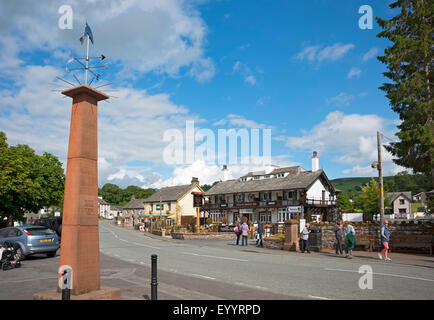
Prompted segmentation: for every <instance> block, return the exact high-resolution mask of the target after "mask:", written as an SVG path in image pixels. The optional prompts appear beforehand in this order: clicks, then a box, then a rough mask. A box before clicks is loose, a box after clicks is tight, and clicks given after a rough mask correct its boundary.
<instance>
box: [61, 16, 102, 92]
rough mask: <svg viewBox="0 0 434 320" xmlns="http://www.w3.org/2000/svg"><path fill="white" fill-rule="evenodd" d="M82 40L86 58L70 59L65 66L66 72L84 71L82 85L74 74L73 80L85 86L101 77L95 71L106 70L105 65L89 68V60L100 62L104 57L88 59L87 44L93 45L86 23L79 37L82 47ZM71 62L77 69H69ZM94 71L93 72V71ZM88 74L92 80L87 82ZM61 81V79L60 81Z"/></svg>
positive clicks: (90, 31)
mask: <svg viewBox="0 0 434 320" xmlns="http://www.w3.org/2000/svg"><path fill="white" fill-rule="evenodd" d="M84 40H86V57H72V58H71V59H69V60H68V62H67V64H66V71H67V72H71V71H76V70H84V83H81V82H80V80H79V79H78V78H77V76H76V75H75V74H73V77H74V79H75V80H76V81H77V82H78V84H79V85H81V84H85V85H89V86H90V85H91V84H92V82H93V81H94V80H96V81H98V80H99V79H100V77H101V75H100V74H98V73H96V70H95V69H107V64H104V65H102V66H101V65H99V66H98V65H94V66H90V65H89V63H90V61H91V60H94V59H100V60H101V61H102V60H104V59H105V58H106V57H105V56H104V55H103V54H101V55H100V56H99V57H89V42H92V44H93V34H92V30H91V29H90V27H89V25H88V24H87V22H86V27H85V28H84V34H83V35H82V36H81V37H80V43H81V44H82V45H83V42H84ZM73 62H77V63H78V64H79V66H77V67H72V68H71V67H70V66H69V65H70V64H71V63H73ZM92 69H93V70H95V71H93V70H92ZM88 73H90V74H91V75H92V78H91V79H90V81H89V82H88ZM61 80H63V79H61Z"/></svg>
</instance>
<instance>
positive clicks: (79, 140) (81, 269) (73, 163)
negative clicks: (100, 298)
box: [59, 85, 109, 295]
mask: <svg viewBox="0 0 434 320" xmlns="http://www.w3.org/2000/svg"><path fill="white" fill-rule="evenodd" d="M62 94H64V95H66V96H69V97H71V98H72V99H73V101H72V112H71V126H70V133H69V145H68V162H67V168H66V181H65V196H64V202H63V221H62V242H61V248H60V262H59V267H60V266H69V267H71V269H72V272H73V273H72V289H71V293H72V294H73V295H79V294H83V293H87V292H90V291H94V290H99V289H100V274H99V273H100V264H99V233H98V130H97V128H98V117H97V115H98V108H97V103H98V101H101V100H105V99H108V98H109V97H108V96H107V95H105V94H104V93H102V92H100V91H97V90H95V89H93V88H91V87H89V86H87V85H81V86H78V87H75V88H72V89H68V90H65V91H63V92H62Z"/></svg>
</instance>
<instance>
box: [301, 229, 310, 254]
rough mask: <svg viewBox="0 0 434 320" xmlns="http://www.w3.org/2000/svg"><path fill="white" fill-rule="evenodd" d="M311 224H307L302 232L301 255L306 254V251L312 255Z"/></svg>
mask: <svg viewBox="0 0 434 320" xmlns="http://www.w3.org/2000/svg"><path fill="white" fill-rule="evenodd" d="M309 227H310V224H309V223H306V225H305V227H304V228H303V230H302V231H301V253H304V250H307V253H308V254H310V248H309V233H310V230H309Z"/></svg>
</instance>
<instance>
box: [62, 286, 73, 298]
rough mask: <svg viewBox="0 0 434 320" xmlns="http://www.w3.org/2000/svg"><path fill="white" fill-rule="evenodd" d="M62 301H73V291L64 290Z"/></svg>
mask: <svg viewBox="0 0 434 320" xmlns="http://www.w3.org/2000/svg"><path fill="white" fill-rule="evenodd" d="M62 300H71V289H62Z"/></svg>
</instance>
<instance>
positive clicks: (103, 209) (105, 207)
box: [98, 196, 113, 219]
mask: <svg viewBox="0 0 434 320" xmlns="http://www.w3.org/2000/svg"><path fill="white" fill-rule="evenodd" d="M98 215H99V216H100V217H103V218H104V219H113V216H112V214H111V211H110V204H109V203H107V202H106V201H104V200H103V198H102V196H98Z"/></svg>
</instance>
